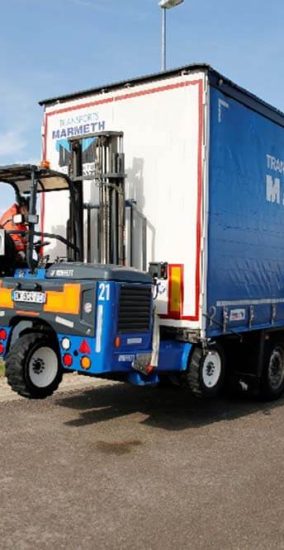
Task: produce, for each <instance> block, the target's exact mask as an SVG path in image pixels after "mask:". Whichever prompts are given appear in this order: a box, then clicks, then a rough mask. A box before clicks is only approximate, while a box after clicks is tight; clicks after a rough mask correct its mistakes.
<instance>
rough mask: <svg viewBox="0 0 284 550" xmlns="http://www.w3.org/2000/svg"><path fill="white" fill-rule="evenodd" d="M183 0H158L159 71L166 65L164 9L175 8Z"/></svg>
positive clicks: (165, 17)
mask: <svg viewBox="0 0 284 550" xmlns="http://www.w3.org/2000/svg"><path fill="white" fill-rule="evenodd" d="M183 1H184V0H160V2H159V6H160V8H162V49H161V71H165V70H166V65H167V16H166V10H170V9H171V8H175V7H176V6H178V5H179V4H182V3H183Z"/></svg>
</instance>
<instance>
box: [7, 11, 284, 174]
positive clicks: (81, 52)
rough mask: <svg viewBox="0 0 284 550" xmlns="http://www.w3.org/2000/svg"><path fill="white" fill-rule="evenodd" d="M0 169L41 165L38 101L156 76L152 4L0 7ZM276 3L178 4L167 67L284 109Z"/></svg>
mask: <svg viewBox="0 0 284 550" xmlns="http://www.w3.org/2000/svg"><path fill="white" fill-rule="evenodd" d="M0 20H1V33H0V164H2V165H3V164H8V163H14V162H37V161H39V160H40V157H41V122H42V107H39V105H38V101H39V100H41V99H46V98H49V97H54V96H60V95H63V94H65V93H71V92H75V91H77V90H83V89H87V88H92V87H96V86H100V85H103V84H109V83H112V82H116V81H119V80H123V79H128V78H129V79H130V78H134V77H136V76H141V75H144V74H151V73H155V72H159V71H160V63H161V61H160V57H161V55H160V53H161V8H160V7H159V6H158V0H8V1H7V0H0ZM283 20H284V2H283V0H273V2H270V3H269V2H267V1H265V2H264V0H238V1H237V2H236V1H234V2H233V1H230V0H215V1H212V0H184V3H183V4H181V5H180V6H178V7H176V8H174V9H172V10H169V11H168V17H167V23H168V24H167V67H168V68H173V67H178V66H182V65H186V64H191V63H194V62H206V63H209V64H211V65H212V66H213V67H214V68H215V69H217V70H219V71H220V72H222V73H223V74H225V75H226V76H228V77H229V78H231V79H232V80H233V81H235V82H236V83H238V84H240V85H241V86H243V87H245V88H247V89H249V90H250V91H252V92H253V93H255V94H256V95H258V96H260V97H261V98H263V99H265V100H266V101H268V102H269V103H271V104H273V105H274V106H276V107H278V108H279V109H281V110H283V111H284V93H283V89H284V71H283V66H282V64H283V57H284V55H283V54H284V51H283V50H284V41H283V29H282V27H283Z"/></svg>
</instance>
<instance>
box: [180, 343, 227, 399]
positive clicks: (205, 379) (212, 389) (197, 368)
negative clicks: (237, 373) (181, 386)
mask: <svg viewBox="0 0 284 550" xmlns="http://www.w3.org/2000/svg"><path fill="white" fill-rule="evenodd" d="M224 380H225V359H224V353H223V350H222V349H221V347H220V346H214V347H212V348H210V349H209V350H208V351H207V352H204V351H203V350H202V348H200V347H198V346H196V347H195V348H194V350H193V353H192V355H191V357H190V360H189V364H188V368H187V371H186V373H185V374H184V381H185V382H186V385H187V386H188V388H189V389H190V391H191V393H192V394H193V395H194V396H195V397H199V398H200V397H201V398H206V399H210V398H213V397H216V396H217V395H219V394H220V393H221V391H222V389H223V386H224Z"/></svg>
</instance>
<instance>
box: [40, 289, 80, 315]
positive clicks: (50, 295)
mask: <svg viewBox="0 0 284 550" xmlns="http://www.w3.org/2000/svg"><path fill="white" fill-rule="evenodd" d="M80 295H81V285H78V284H65V285H64V286H63V290H61V291H56V290H48V291H47V292H46V303H45V304H44V306H43V310H44V311H46V312H49V313H51V312H52V313H71V314H78V313H79V312H80Z"/></svg>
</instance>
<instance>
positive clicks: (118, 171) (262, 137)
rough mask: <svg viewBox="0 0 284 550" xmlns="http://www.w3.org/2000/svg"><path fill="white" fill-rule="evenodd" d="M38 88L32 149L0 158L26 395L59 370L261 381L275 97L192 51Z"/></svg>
mask: <svg viewBox="0 0 284 550" xmlns="http://www.w3.org/2000/svg"><path fill="white" fill-rule="evenodd" d="M40 105H41V106H43V107H44V116H43V126H42V143H43V148H42V149H43V165H42V166H41V167H37V166H34V165H25V166H18V165H15V166H10V167H9V166H8V167H7V166H6V167H1V168H0V181H2V182H6V183H8V184H10V185H12V186H13V188H14V189H15V192H16V193H18V194H20V195H28V196H30V205H31V207H30V212H29V215H28V217H27V219H26V220H25V222H26V224H27V238H28V247H27V260H26V263H24V264H22V265H19V264H17V261H15V260H12V258H13V257H14V256H13V254H12V252H11V251H12V249H13V244H12V242H11V241H12V236H11V234H10V235H9V232H7V231H6V232H5V229H2V231H1V235H0V245H1V244H2V246H0V248H1V253H2V256H1V257H2V268H1V280H0V353H1V355H2V356H3V357H4V359H5V362H6V376H7V379H8V382H9V384H10V386H11V387H12V389H13V390H15V391H17V392H18V393H20V394H21V395H24V396H26V397H29V398H43V397H46V396H48V395H51V394H52V393H53V391H54V390H55V389H56V388H57V386H58V384H59V383H60V381H61V379H62V375H63V374H64V373H65V372H67V371H75V372H78V373H80V374H82V375H88V376H93V377H100V378H109V379H114V380H122V381H127V382H130V383H133V384H138V385H159V384H161V385H162V384H163V383H165V382H166V383H174V384H177V385H181V386H183V387H184V386H185V387H186V388H188V390H189V392H190V393H192V394H193V395H195V396H198V397H215V396H217V395H218V394H220V392H221V391H222V390H223V389H224V387H226V386H227V385H228V384H231V383H232V382H235V383H239V382H241V384H242V385H243V386H244V385H245V386H246V387H251V388H253V389H254V391H257V393H258V394H259V395H260V396H261V397H262V398H265V399H277V398H278V397H279V396H280V395H281V394H282V393H283V390H284V242H283V230H284V189H283V183H284V154H283V151H284V130H283V126H284V114H283V113H281V112H280V111H279V110H277V109H276V108H274V107H272V106H271V105H269V104H267V103H266V102H264V101H262V100H261V99H259V98H258V97H256V96H255V95H253V94H252V93H250V92H248V91H247V90H245V89H243V88H242V87H240V86H238V85H236V84H235V83H233V82H232V81H231V80H229V79H228V78H226V77H225V76H223V75H222V74H220V73H219V72H218V71H216V70H214V69H213V68H212V67H210V66H209V65H206V64H198V65H196V64H195V65H188V66H184V67H181V68H177V69H174V70H171V71H167V72H163V73H159V74H154V75H149V76H144V77H139V78H135V79H133V80H127V81H123V82H118V83H114V84H109V85H104V86H100V87H96V88H94V89H90V90H85V91H79V92H76V93H72V94H69V95H65V96H61V97H54V98H50V99H46V100H43V101H41V102H40ZM39 196H41V202H42V205H41V214H42V215H41V216H39V215H38V210H37V209H38V206H37V205H38V204H39V200H38V199H37V197H39ZM36 238H40V239H41V241H42V242H43V244H44V245H45V246H44V247H39V246H38V244H37V250H38V249H39V248H41V251H40V254H39V256H38V259H37V260H35V259H34V253H33V250H34V248H35V240H36ZM46 239H49V243H46ZM44 241H45V242H44ZM52 243H53V244H52ZM58 244H59V245H60V246H59V248H58Z"/></svg>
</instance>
